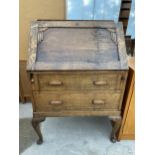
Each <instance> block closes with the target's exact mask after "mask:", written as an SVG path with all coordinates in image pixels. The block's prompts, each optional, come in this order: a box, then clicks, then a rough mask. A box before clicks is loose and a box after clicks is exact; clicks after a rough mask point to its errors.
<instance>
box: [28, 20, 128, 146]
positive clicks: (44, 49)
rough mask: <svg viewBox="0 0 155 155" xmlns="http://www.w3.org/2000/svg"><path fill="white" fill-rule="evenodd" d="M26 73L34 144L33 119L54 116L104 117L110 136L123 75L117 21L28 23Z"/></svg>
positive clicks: (123, 51)
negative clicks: (28, 36) (31, 104)
mask: <svg viewBox="0 0 155 155" xmlns="http://www.w3.org/2000/svg"><path fill="white" fill-rule="evenodd" d="M27 72H28V75H29V79H30V82H31V89H32V103H33V119H32V125H33V127H34V129H35V131H36V133H37V134H38V136H39V140H38V141H37V143H38V144H41V143H42V142H43V137H42V134H41V131H40V128H39V123H40V122H42V121H44V120H45V118H46V117H54V116H108V117H109V118H110V119H111V120H112V121H113V129H112V133H111V140H112V142H115V141H116V133H117V131H118V129H119V127H120V123H121V106H122V99H123V95H124V89H125V85H126V79H127V74H128V65H127V57H126V48H125V41H124V34H123V28H122V24H121V23H114V22H113V21H34V22H32V24H31V32H30V44H29V55H28V61H27Z"/></svg>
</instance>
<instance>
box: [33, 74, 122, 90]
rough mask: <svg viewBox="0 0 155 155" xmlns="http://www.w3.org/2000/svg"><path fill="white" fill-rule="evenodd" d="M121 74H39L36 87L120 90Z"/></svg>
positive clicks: (46, 88) (47, 88)
mask: <svg viewBox="0 0 155 155" xmlns="http://www.w3.org/2000/svg"><path fill="white" fill-rule="evenodd" d="M121 76H122V74H120V73H119V72H116V73H109V72H107V73H103V72H91V73H88V72H85V73H84V72H82V73H78V72H77V73H76V72H75V73H74V72H73V73H60V72H59V73H50V74H39V75H38V87H36V88H39V90H85V89H90V90H91V89H94V90H119V89H121Z"/></svg>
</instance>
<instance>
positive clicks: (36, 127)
mask: <svg viewBox="0 0 155 155" xmlns="http://www.w3.org/2000/svg"><path fill="white" fill-rule="evenodd" d="M44 120H45V117H33V118H32V126H33V128H34V130H35V131H36V133H37V135H38V137H39V139H38V140H37V144H42V143H43V136H42V133H41V131H40V125H39V124H40V123H41V122H43V121H44Z"/></svg>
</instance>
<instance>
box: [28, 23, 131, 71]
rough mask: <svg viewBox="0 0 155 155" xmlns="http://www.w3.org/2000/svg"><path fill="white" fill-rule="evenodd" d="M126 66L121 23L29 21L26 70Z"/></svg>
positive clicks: (95, 68)
mask: <svg viewBox="0 0 155 155" xmlns="http://www.w3.org/2000/svg"><path fill="white" fill-rule="evenodd" d="M127 69H128V65H127V57H126V48H125V42H124V35H123V28H122V25H121V23H114V22H113V21H35V22H32V24H31V32H30V44H29V56H28V62H27V70H28V71H50V70H127Z"/></svg>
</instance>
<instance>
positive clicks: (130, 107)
mask: <svg viewBox="0 0 155 155" xmlns="http://www.w3.org/2000/svg"><path fill="white" fill-rule="evenodd" d="M128 63H129V76H128V80H127V86H126V89H125V94H124V99H123V106H122V109H123V120H122V124H121V128H120V131H119V137H118V138H119V139H120V140H121V139H135V90H134V89H135V59H134V57H130V58H129V59H128Z"/></svg>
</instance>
